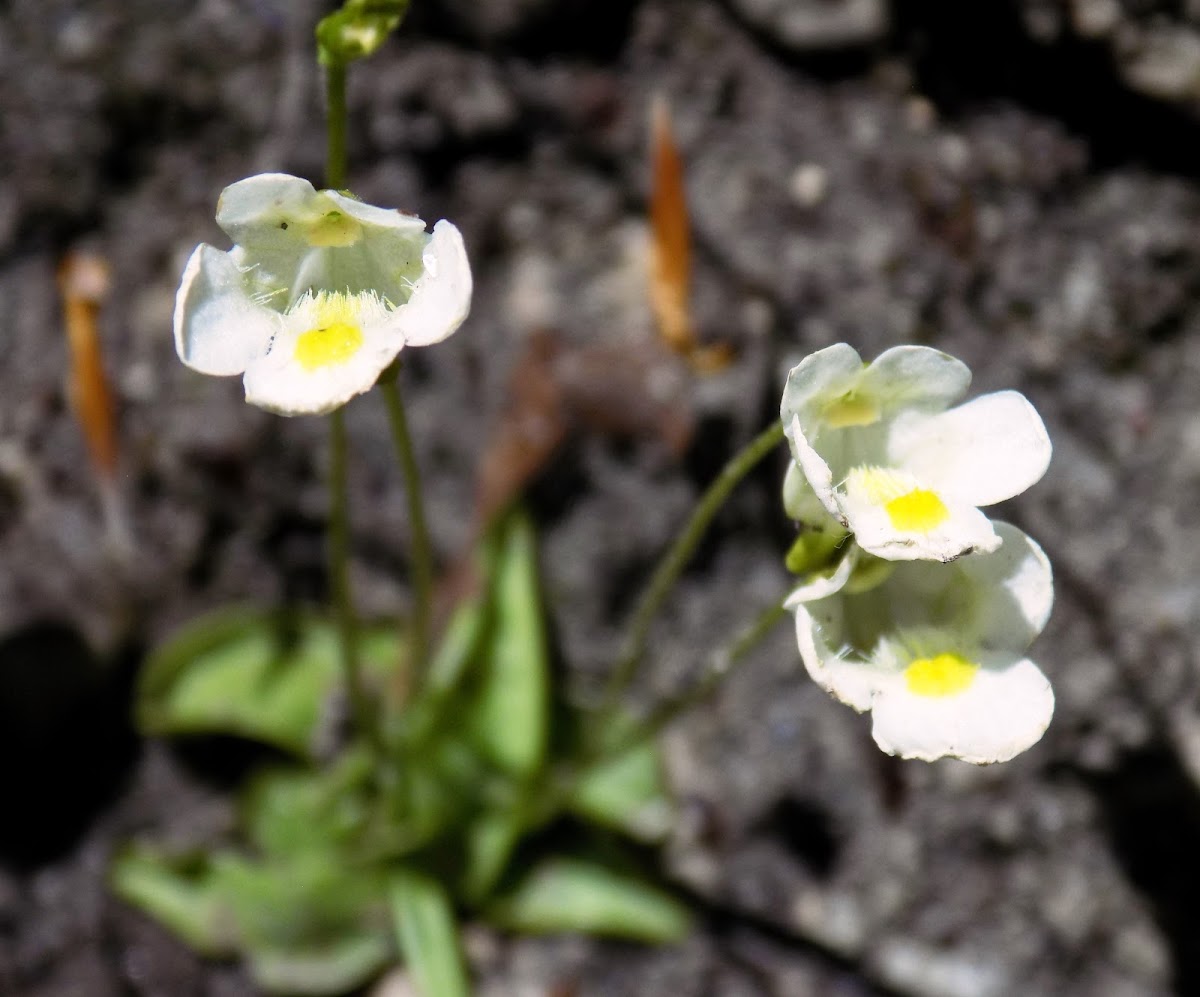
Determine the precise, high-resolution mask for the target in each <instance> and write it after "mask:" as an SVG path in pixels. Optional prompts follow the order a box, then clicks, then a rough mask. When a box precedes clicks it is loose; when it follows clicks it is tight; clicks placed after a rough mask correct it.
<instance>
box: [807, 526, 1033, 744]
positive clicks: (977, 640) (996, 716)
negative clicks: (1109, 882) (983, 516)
mask: <svg viewBox="0 0 1200 997" xmlns="http://www.w3.org/2000/svg"><path fill="white" fill-rule="evenodd" d="M995 525H996V530H997V533H998V534H999V535H1000V537H1001V538H1002V539H1003V541H1004V542H1003V545H1002V546H1001V547H1000V548H999V549H998V550H997V551H996V552H995V553H992V554H982V555H978V556H976V557H969V558H963V559H962V560H959V561H955V562H954V563H953V564H937V563H930V562H921V561H908V562H900V563H893V564H891V565H890V571H889V572H888V573H887V574H886V576H885V577H884V578H883V580H882V581H878V577H879V576H878V575H876V576H875V578H874V580H875V581H877V584H875V585H874V586H873V587H866V586H856V585H855V583H854V578H855V574H856V573H857V570H858V569H855V570H854V571H851V570H847V569H844V568H842V569H841V570H839V572H837V573H836V576H835V577H833V578H830V579H827V580H825V581H824V582H823V583H821V584H817V585H814V584H808V585H805V586H802V587H801V588H799V589H797V590H796V591H795V592H793V593H792V595H791V596H790V597H789V598H788V601H787V604H786V605H787V607H788V608H789V609H791V610H792V611H793V612H794V613H795V614H796V637H797V640H798V642H799V645H800V655H801V657H802V658H803V660H804V665H805V667H806V668H807V669H808V673H809V674H810V675H811V676H812V677H813V679H814V680H815V681H816V682H817V684H818V685H820V686H821V687H822V688H824V689H825V690H826V691H828V692H830V693H832V694H833V695H834V696H836V697H837V698H838V699H840V700H841V701H842V702H844V703H846V704H847V705H849V706H852V707H853V708H854V709H856V710H858V711H859V712H863V711H865V710H870V711H871V713H872V717H873V726H872V734H873V736H874V738H875V742H876V743H877V744H878V745H879V746H880V747H881V748H882V749H883V750H884V751H887V752H889V753H890V754H894V755H900V756H901V757H902V758H921V759H924V760H926V761H932V760H933V759H935V758H942V757H946V756H950V757H954V758H961V759H963V760H965V761H968V762H975V763H976V764H983V763H987V762H1002V761H1007V760H1008V759H1010V758H1012V757H1013V756H1014V755H1017V754H1020V753H1021V752H1022V751H1024V750H1025V749H1026V748H1029V747H1030V746H1031V745H1033V744H1034V743H1036V742H1037V740H1038V739H1039V738H1040V737H1041V736H1042V733H1043V732H1044V731H1045V729H1046V727H1047V726H1048V725H1049V723H1050V716H1051V714H1052V713H1053V712H1054V693H1053V692H1052V691H1051V689H1050V684H1049V682H1047V681H1046V677H1045V676H1044V675H1043V674H1042V673H1041V671H1040V670H1039V669H1038V667H1037V665H1035V664H1034V663H1033V662H1032V661H1030V660H1029V659H1028V658H1027V657H1026V656H1025V651H1026V649H1027V648H1028V646H1029V645H1030V643H1032V641H1033V639H1034V638H1035V637H1036V636H1037V635H1038V634H1039V633H1040V632H1041V630H1042V628H1043V627H1044V626H1045V624H1046V620H1047V618H1048V617H1049V615H1050V606H1051V603H1052V602H1053V599H1054V584H1053V580H1052V578H1051V574H1050V564H1049V562H1048V561H1047V560H1046V555H1045V554H1043V553H1042V550H1041V548H1040V547H1038V545H1037V544H1036V543H1034V542H1033V540H1031V539H1030V538H1029V537H1028V536H1026V535H1025V534H1024V533H1022V532H1021V531H1020V530H1018V529H1017V528H1016V527H1014V526H1010V525H1008V524H1007V523H997V524H995ZM860 558H863V555H861V552H855V553H852V554H851V555H850V558H848V559H854V560H859V559H860ZM864 559H866V560H869V561H871V562H873V565H874V566H878V565H879V564H880V562H878V561H876V560H874V559H868V558H864ZM885 567H887V566H886V565H885ZM867 573H868V574H869V573H870V570H868V572H867ZM839 585H841V586H842V587H841V588H840V590H838V586H839Z"/></svg>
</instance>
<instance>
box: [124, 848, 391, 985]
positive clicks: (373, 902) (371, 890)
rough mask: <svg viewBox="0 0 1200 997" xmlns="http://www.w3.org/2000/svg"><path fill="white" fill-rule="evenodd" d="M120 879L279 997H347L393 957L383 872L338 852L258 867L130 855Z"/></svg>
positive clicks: (240, 860) (202, 945)
mask: <svg viewBox="0 0 1200 997" xmlns="http://www.w3.org/2000/svg"><path fill="white" fill-rule="evenodd" d="M110 877H111V882H112V886H113V890H114V892H116V893H117V895H118V896H120V897H122V898H123V899H124V900H126V901H128V902H129V903H132V904H134V905H135V906H137V907H140V908H141V909H142V910H144V911H146V912H147V913H148V914H150V915H151V916H152V917H154V918H156V919H157V920H159V921H160V922H162V923H163V924H164V925H165V926H166V927H167V928H168V929H169V930H171V931H173V932H174V933H175V934H177V935H178V936H179V937H180V938H182V939H183V940H184V941H185V942H187V943H188V944H189V945H191V946H192V947H193V948H195V949H197V950H198V951H200V952H201V953H203V954H205V955H209V956H229V955H233V954H237V953H240V954H242V955H243V956H245V958H246V960H247V962H248V963H249V965H250V969H251V971H252V973H253V974H254V976H255V978H256V979H257V980H258V982H259V984H260V985H261V986H262V987H263V988H264V989H267V990H270V991H273V992H278V993H288V994H311V995H336V994H343V993H345V992H346V991H348V990H351V989H353V988H355V987H357V986H361V985H362V984H364V983H365V982H367V980H369V979H370V978H371V976H373V975H374V974H375V973H377V972H378V971H379V970H380V969H382V968H383V967H384V966H385V965H386V964H387V962H388V961H389V959H390V958H391V957H392V951H393V950H392V946H391V944H390V941H389V939H388V935H387V931H386V926H385V925H386V916H385V904H384V899H385V898H384V890H383V885H382V884H383V875H382V873H381V872H380V871H379V870H375V869H368V868H356V867H353V866H351V865H350V864H349V863H347V862H346V861H345V860H344V859H342V858H341V857H340V856H339V855H337V854H336V853H335V852H334V851H332V850H331V849H330V850H326V851H323V852H320V853H317V852H304V853H298V854H295V855H289V856H285V857H283V858H279V859H274V860H268V861H257V860H254V859H251V858H248V857H246V856H244V855H239V854H235V853H232V852H218V853H216V854H213V855H208V856H204V855H201V856H196V855H184V856H170V855H167V854H164V853H162V852H157V851H153V850H151V849H146V848H130V849H127V850H126V851H125V852H123V853H122V854H120V855H119V856H118V857H117V858H116V860H115V861H114V863H113V867H112V870H111V873H110Z"/></svg>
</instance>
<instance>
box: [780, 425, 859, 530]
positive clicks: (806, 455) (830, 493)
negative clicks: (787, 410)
mask: <svg viewBox="0 0 1200 997" xmlns="http://www.w3.org/2000/svg"><path fill="white" fill-rule="evenodd" d="M787 438H788V443H789V444H790V445H791V448H792V456H793V457H794V458H795V459H796V463H797V464H798V465H799V466H800V470H801V471H802V472H803V474H804V476H805V478H807V479H808V483H809V485H811V486H812V490H813V492H814V493H815V494H816V496H817V498H818V499H819V500H820V501H821V504H822V505H823V506H824V507H825V508H826V509H827V510H828V511H829V514H830V515H831V516H833V517H834V518H835V519H837V521H838V522H839V523H842V524H843V525H844V524H845V522H846V517H845V515H843V513H842V510H841V507H840V506H839V505H838V501H837V496H836V495H835V494H834V490H833V472H832V471H831V470H830V468H829V465H828V464H827V463H825V461H824V459H823V458H822V457H821V455H820V454H819V453H817V451H816V450H814V449H813V448H812V446H811V445H810V444H809V442H808V438H807V437H806V436H805V435H804V429H803V428H802V426H801V424H800V417H799V416H798V415H794V416H792V421H791V425H789V426H787Z"/></svg>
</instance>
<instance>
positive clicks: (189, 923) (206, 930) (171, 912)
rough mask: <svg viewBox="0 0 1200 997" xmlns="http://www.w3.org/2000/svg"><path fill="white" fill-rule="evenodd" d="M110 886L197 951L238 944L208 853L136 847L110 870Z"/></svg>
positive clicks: (217, 952)
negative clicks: (182, 854) (178, 854)
mask: <svg viewBox="0 0 1200 997" xmlns="http://www.w3.org/2000/svg"><path fill="white" fill-rule="evenodd" d="M109 885H110V886H111V887H112V890H113V892H114V893H115V894H116V895H117V896H118V897H120V898H121V899H122V900H124V901H125V902H126V903H128V904H131V905H133V906H134V907H138V908H140V909H141V910H143V911H145V912H146V913H147V914H149V915H150V916H151V917H153V918H154V919H155V920H157V921H159V922H160V923H161V924H162V925H163V926H165V927H166V928H167V930H168V931H171V932H172V933H174V934H175V935H177V936H178V937H180V938H182V939H183V940H184V941H185V942H186V943H187V944H188V945H190V946H191V947H192V948H194V949H195V950H196V951H198V952H201V953H203V954H204V955H208V956H223V955H230V954H232V953H233V952H234V951H236V948H237V937H236V933H235V932H233V931H232V930H231V926H230V924H229V918H228V908H227V905H225V904H223V903H222V899H221V895H220V893H219V891H218V890H217V889H216V888H215V887H214V881H213V877H212V872H211V868H210V866H209V864H208V862H207V860H206V859H205V858H203V857H197V856H189V857H171V856H167V855H165V854H163V853H161V852H157V851H155V850H153V849H150V848H146V847H141V846H131V847H129V848H126V849H125V850H124V851H122V852H120V853H119V854H118V855H117V856H116V857H115V858H114V859H113V862H112V866H111V868H110V869H109Z"/></svg>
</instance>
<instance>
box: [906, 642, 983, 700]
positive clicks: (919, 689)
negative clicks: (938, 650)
mask: <svg viewBox="0 0 1200 997" xmlns="http://www.w3.org/2000/svg"><path fill="white" fill-rule="evenodd" d="M978 671H979V666H978V665H977V664H975V662H973V661H968V660H967V659H966V658H964V657H963V656H962V655H961V654H954V653H953V652H945V653H943V654H938V655H935V656H934V657H932V658H917V659H916V660H914V661H913V662H912V663H911V664H910V665H909V666H908V667H907V668H905V669H904V681H905V684H906V685H907V686H908V691H909V692H911V693H913V694H914V695H917V696H927V697H929V698H931V699H940V698H942V697H943V696H955V695H958V694H959V693H961V692H965V691H966V690H967V689H969V688H970V687H971V684H972V683H973V682H974V681H975V673H976V672H978Z"/></svg>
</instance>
